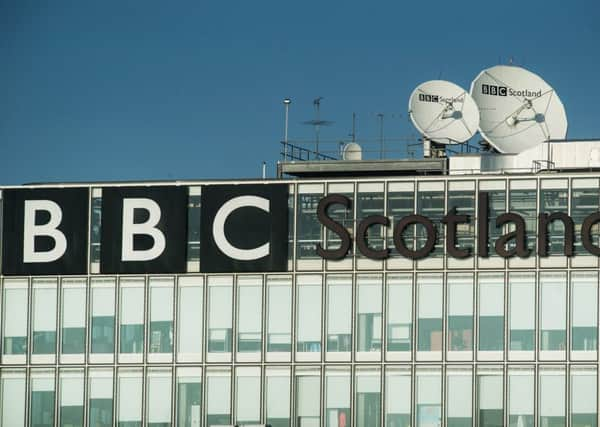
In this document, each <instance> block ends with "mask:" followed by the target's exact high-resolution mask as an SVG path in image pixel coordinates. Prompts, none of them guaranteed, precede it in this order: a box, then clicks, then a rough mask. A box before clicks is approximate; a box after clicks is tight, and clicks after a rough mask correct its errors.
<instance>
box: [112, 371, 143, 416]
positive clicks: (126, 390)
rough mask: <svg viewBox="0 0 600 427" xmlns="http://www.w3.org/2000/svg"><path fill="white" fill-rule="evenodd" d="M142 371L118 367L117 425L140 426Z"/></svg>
mask: <svg viewBox="0 0 600 427" xmlns="http://www.w3.org/2000/svg"><path fill="white" fill-rule="evenodd" d="M142 395H143V388H142V371H141V369H119V379H118V388H117V400H118V402H119V406H118V412H117V425H118V427H141V425H142Z"/></svg>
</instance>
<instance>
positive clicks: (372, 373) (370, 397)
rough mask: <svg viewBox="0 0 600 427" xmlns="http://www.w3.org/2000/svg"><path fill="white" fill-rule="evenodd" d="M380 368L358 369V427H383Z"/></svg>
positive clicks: (356, 404) (356, 400) (356, 405)
mask: <svg viewBox="0 0 600 427" xmlns="http://www.w3.org/2000/svg"><path fill="white" fill-rule="evenodd" d="M380 372H381V371H380V370H379V368H371V367H369V368H366V367H365V368H356V395H355V397H354V398H355V408H356V411H355V414H356V423H355V425H356V427H379V426H381V374H380Z"/></svg>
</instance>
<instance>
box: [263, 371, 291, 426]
mask: <svg viewBox="0 0 600 427" xmlns="http://www.w3.org/2000/svg"><path fill="white" fill-rule="evenodd" d="M266 388H267V390H266V406H267V408H266V409H267V424H270V425H271V427H289V426H290V369H289V368H286V367H281V368H280V367H272V368H267V370H266Z"/></svg>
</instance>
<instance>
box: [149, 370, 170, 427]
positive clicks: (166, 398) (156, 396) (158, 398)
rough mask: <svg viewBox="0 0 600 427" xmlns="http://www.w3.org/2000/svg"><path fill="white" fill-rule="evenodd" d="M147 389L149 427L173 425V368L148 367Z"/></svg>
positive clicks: (168, 426)
mask: <svg viewBox="0 0 600 427" xmlns="http://www.w3.org/2000/svg"><path fill="white" fill-rule="evenodd" d="M146 389H147V391H146V412H147V414H146V416H147V423H148V427H171V369H169V368H148V378H147V383H146Z"/></svg>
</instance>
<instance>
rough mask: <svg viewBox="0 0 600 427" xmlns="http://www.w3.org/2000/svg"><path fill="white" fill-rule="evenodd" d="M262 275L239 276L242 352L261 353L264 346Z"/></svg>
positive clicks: (239, 347)
mask: <svg viewBox="0 0 600 427" xmlns="http://www.w3.org/2000/svg"><path fill="white" fill-rule="evenodd" d="M261 337H262V277H261V276H240V277H239V278H238V339H237V346H238V347H237V351H238V352H240V353H260V352H261V348H262V338H261Z"/></svg>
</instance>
